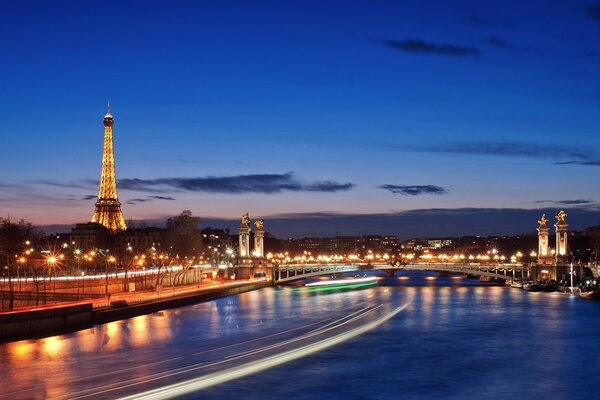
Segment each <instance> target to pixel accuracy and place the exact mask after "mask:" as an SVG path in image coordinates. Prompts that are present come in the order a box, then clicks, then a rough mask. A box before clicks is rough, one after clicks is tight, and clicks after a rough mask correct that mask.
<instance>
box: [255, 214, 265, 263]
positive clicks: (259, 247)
mask: <svg viewBox="0 0 600 400" xmlns="http://www.w3.org/2000/svg"><path fill="white" fill-rule="evenodd" d="M264 223H265V221H264V220H262V219H259V220H256V221H255V222H254V226H255V227H256V230H255V231H254V254H253V255H254V257H258V258H262V257H264V256H265V244H264V237H265V229H264Z"/></svg>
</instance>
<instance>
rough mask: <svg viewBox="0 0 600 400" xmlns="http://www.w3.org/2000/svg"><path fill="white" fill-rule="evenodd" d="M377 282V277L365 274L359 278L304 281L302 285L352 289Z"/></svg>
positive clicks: (312, 287)
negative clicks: (365, 275)
mask: <svg viewBox="0 0 600 400" xmlns="http://www.w3.org/2000/svg"><path fill="white" fill-rule="evenodd" d="M376 284H377V277H375V276H367V277H359V278H344V279H330V280H326V281H319V282H311V283H306V284H305V285H304V287H306V288H311V289H322V288H328V289H354V288H360V287H366V286H372V285H376Z"/></svg>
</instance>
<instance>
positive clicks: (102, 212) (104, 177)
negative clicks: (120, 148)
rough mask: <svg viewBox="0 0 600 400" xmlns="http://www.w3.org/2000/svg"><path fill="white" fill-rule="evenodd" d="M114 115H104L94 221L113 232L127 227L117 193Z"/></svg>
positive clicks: (108, 113)
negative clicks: (113, 129) (102, 143)
mask: <svg viewBox="0 0 600 400" xmlns="http://www.w3.org/2000/svg"><path fill="white" fill-rule="evenodd" d="M113 123H114V120H113V116H112V115H111V114H110V103H108V112H107V113H106V115H105V116H104V150H103V152H102V174H101V176H100V189H99V190H98V201H97V202H96V210H95V211H94V216H93V217H92V222H97V223H99V224H101V225H103V226H105V227H106V228H108V229H109V230H111V231H112V232H117V231H124V230H126V229H127V225H125V219H124V218H123V213H122V212H121V203H120V202H119V196H118V194H117V178H116V176H115V155H114V150H113V131H112V128H113Z"/></svg>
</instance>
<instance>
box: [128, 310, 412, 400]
mask: <svg viewBox="0 0 600 400" xmlns="http://www.w3.org/2000/svg"><path fill="white" fill-rule="evenodd" d="M410 303H411V301H409V302H407V303H405V304H403V305H401V306H399V307H396V308H395V309H393V310H392V311H390V312H388V313H386V314H384V315H383V316H381V317H379V318H377V319H375V320H374V321H371V322H367V323H365V324H363V325H360V326H358V327H356V328H353V329H350V330H349V331H346V332H343V333H340V334H337V335H335V336H332V337H330V338H326V339H323V340H320V341H317V342H315V343H311V344H308V345H305V346H301V347H299V348H296V349H292V350H288V351H285V352H283V353H280V354H276V355H273V356H269V357H265V358H262V359H259V360H256V361H252V362H249V363H246V364H242V365H240V366H237V367H233V368H229V369H226V370H223V371H218V372H214V373H211V374H208V375H205V376H201V377H198V378H193V379H189V380H186V381H183V382H180V383H175V384H171V385H168V386H164V387H160V388H157V389H153V390H148V391H145V392H141V393H137V394H134V395H130V396H125V397H121V398H120V399H121V400H135V399H144V400H162V399H170V398H173V397H177V396H183V395H185V394H189V393H192V392H196V391H199V390H202V389H206V388H209V387H211V386H214V385H218V384H222V383H225V382H228V381H231V380H234V379H239V378H242V377H244V376H247V375H252V374H256V373H258V372H262V371H264V370H267V369H269V368H273V367H276V366H278V365H281V364H284V363H287V362H290V361H294V360H297V359H299V358H302V357H306V356H309V355H311V354H314V353H316V352H319V351H322V350H325V349H327V348H329V347H332V346H335V345H338V344H340V343H343V342H345V341H347V340H350V339H352V338H355V337H357V336H359V335H362V334H364V333H366V332H368V331H370V330H373V329H375V328H377V327H378V326H380V325H381V324H383V323H385V322H386V321H388V320H389V319H390V318H392V317H394V316H395V315H397V314H398V313H400V312H401V311H403V310H404V309H405V308H406V307H408V306H409V305H410ZM380 306H381V305H380ZM380 306H378V307H380ZM347 322H348V321H346V322H344V323H347ZM313 334H314V333H313Z"/></svg>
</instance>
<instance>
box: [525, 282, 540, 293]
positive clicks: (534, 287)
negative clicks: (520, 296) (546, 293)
mask: <svg viewBox="0 0 600 400" xmlns="http://www.w3.org/2000/svg"><path fill="white" fill-rule="evenodd" d="M523 289H525V290H527V291H528V292H541V291H542V285H540V284H539V283H536V282H525V283H524V284H523Z"/></svg>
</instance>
